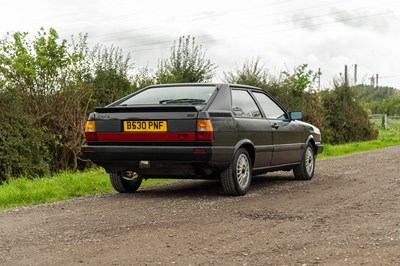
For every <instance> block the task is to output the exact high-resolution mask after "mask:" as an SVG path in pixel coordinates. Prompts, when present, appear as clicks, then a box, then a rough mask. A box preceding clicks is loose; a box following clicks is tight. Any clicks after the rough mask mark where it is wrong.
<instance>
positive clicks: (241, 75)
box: [224, 57, 271, 89]
mask: <svg viewBox="0 0 400 266" xmlns="http://www.w3.org/2000/svg"><path fill="white" fill-rule="evenodd" d="M260 61H261V59H260V57H258V58H257V59H255V60H252V61H248V60H246V61H245V63H244V64H243V67H242V68H241V69H238V68H236V70H235V71H234V72H228V73H225V72H224V77H225V78H224V79H225V82H227V83H233V84H246V85H250V86H255V87H259V88H264V89H265V88H266V87H269V84H270V83H271V78H270V76H269V75H268V71H267V70H266V68H265V67H264V66H263V65H261V63H260Z"/></svg>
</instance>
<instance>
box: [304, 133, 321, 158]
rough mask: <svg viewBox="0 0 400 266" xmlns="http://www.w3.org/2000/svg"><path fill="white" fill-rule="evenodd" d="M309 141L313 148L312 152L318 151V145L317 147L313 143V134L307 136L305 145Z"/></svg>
mask: <svg viewBox="0 0 400 266" xmlns="http://www.w3.org/2000/svg"><path fill="white" fill-rule="evenodd" d="M309 143H310V144H311V145H312V147H313V149H314V153H315V154H317V152H318V147H317V145H316V144H315V139H314V137H313V135H309V136H308V138H307V141H306V147H307V145H308V144H309Z"/></svg>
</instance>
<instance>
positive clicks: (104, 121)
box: [86, 105, 212, 145]
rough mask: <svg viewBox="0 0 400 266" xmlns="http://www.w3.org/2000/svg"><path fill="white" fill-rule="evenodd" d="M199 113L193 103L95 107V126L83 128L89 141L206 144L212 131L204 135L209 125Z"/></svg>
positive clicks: (98, 142) (112, 143) (92, 142)
mask: <svg viewBox="0 0 400 266" xmlns="http://www.w3.org/2000/svg"><path fill="white" fill-rule="evenodd" d="M202 116H203V115H202ZM198 117H199V110H198V109H197V108H196V106H193V105H192V106H190V105H180V106H172V105H164V106H146V107H143V106H141V107H127V106H121V107H107V108H97V109H96V112H94V113H92V114H91V116H90V118H89V120H90V121H92V123H94V127H95V128H94V129H93V130H92V132H88V130H86V131H87V132H86V138H87V140H88V144H89V145H119V144H120V145H197V144H201V143H203V144H205V143H204V142H210V141H212V132H209V136H206V135H205V133H206V132H207V131H210V129H209V128H206V126H205V127H204V128H202V124H204V123H207V122H205V121H204V120H205V119H199V118H198ZM210 133H211V135H210ZM118 143H119V144H118Z"/></svg>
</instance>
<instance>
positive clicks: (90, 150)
mask: <svg viewBox="0 0 400 266" xmlns="http://www.w3.org/2000/svg"><path fill="white" fill-rule="evenodd" d="M83 151H86V152H93V151H94V148H84V149H83Z"/></svg>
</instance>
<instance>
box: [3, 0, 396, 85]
mask: <svg viewBox="0 0 400 266" xmlns="http://www.w3.org/2000/svg"><path fill="white" fill-rule="evenodd" d="M41 27H44V28H45V29H46V30H48V29H49V28H50V27H52V28H55V29H56V30H57V31H58V33H59V34H60V36H61V37H62V38H66V39H68V40H69V39H70V36H71V35H78V34H79V33H88V36H89V43H90V44H91V45H94V44H96V43H102V44H105V45H112V44H114V45H116V46H118V47H120V48H122V49H123V51H124V52H126V53H131V56H132V63H134V67H135V68H141V67H145V66H146V65H148V66H149V67H150V68H153V69H155V68H156V67H157V62H158V59H159V58H167V57H169V54H170V48H171V46H172V45H173V40H176V39H178V38H179V36H182V35H191V36H194V37H196V41H197V43H198V44H201V45H202V46H203V48H204V49H206V50H207V57H208V58H209V59H211V61H212V62H213V63H215V64H216V65H217V66H218V71H217V77H216V78H215V80H214V81H217V82H219V81H221V80H222V79H223V74H222V73H223V71H225V72H227V71H232V70H234V69H235V68H240V67H241V66H242V65H243V63H244V62H245V60H246V59H249V60H252V59H254V58H257V57H260V58H261V61H262V63H263V64H264V65H265V67H266V68H268V69H269V72H270V73H271V74H275V73H279V71H280V70H286V69H287V70H293V69H294V67H295V66H298V65H301V64H308V65H309V68H310V69H312V70H314V71H317V70H318V68H320V69H321V72H322V76H321V80H322V86H323V87H328V86H330V85H331V84H332V79H333V78H334V77H339V75H340V73H343V71H344V65H348V67H349V74H350V75H351V77H353V73H354V65H355V64H357V66H358V75H357V80H358V82H359V83H368V84H369V83H370V77H371V76H372V75H375V74H379V85H382V86H393V87H396V88H400V1H395V0H354V1H352V0H336V1H335V0H320V1H311V0H264V1H262V0H246V1H244V0H242V1H236V0H231V1H217V0H201V1H188V0H186V1H183V0H168V1H162V0H158V1H155V0H130V1H128V0H114V1H104V0H68V1H57V0H35V1H29V0H25V1H24V0H12V1H10V0H7V1H5V0H0V37H4V35H5V34H6V33H7V32H16V31H28V32H30V33H32V34H34V33H35V32H37V31H38V30H39V29H40V28H41Z"/></svg>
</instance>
